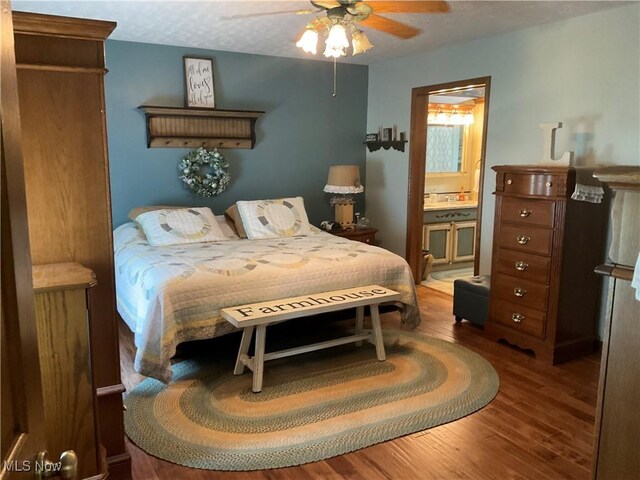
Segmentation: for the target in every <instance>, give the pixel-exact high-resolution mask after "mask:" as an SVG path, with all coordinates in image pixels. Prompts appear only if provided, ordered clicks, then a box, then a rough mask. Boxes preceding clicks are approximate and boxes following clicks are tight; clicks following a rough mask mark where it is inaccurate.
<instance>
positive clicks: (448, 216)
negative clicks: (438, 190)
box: [422, 200, 478, 267]
mask: <svg viewBox="0 0 640 480" xmlns="http://www.w3.org/2000/svg"><path fill="white" fill-rule="evenodd" d="M477 213H478V203H477V202H476V201H472V200H463V201H459V200H456V201H436V202H425V204H424V213H423V222H422V223H423V225H422V249H423V250H429V252H430V253H431V254H432V255H433V264H434V265H441V266H444V265H453V264H456V265H455V266H456V267H457V266H458V265H457V264H460V263H463V262H472V261H473V259H474V253H475V241H476V219H477Z"/></svg>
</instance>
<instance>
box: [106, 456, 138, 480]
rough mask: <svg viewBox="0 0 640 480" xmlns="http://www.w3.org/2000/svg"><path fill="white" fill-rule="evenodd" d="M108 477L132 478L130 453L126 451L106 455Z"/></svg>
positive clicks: (118, 478) (117, 478)
mask: <svg viewBox="0 0 640 480" xmlns="http://www.w3.org/2000/svg"><path fill="white" fill-rule="evenodd" d="M107 468H108V471H109V474H108V477H109V479H113V480H132V479H133V476H132V473H131V455H129V453H128V452H125V453H121V454H119V455H114V456H112V457H107Z"/></svg>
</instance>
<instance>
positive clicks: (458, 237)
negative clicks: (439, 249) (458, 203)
mask: <svg viewBox="0 0 640 480" xmlns="http://www.w3.org/2000/svg"><path fill="white" fill-rule="evenodd" d="M452 230H453V250H452V252H451V257H452V258H451V261H452V262H468V261H470V260H473V257H474V252H475V250H476V222H455V223H453V225H452Z"/></svg>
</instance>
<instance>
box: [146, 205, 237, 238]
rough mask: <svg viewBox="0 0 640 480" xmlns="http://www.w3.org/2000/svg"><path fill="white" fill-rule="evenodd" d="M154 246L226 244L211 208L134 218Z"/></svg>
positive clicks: (153, 212) (177, 210) (168, 211)
mask: <svg viewBox="0 0 640 480" xmlns="http://www.w3.org/2000/svg"><path fill="white" fill-rule="evenodd" d="M136 223H138V224H139V225H140V226H141V227H142V230H143V231H144V234H145V236H146V237H147V241H148V242H149V244H151V245H154V246H163V245H179V244H183V243H199V242H216V241H221V240H228V239H229V238H228V237H227V236H226V235H225V234H224V232H223V231H222V229H221V228H220V225H218V220H217V219H216V217H215V216H214V215H213V212H212V211H211V209H210V208H207V207H203V208H180V209H163V210H153V211H151V212H146V213H141V214H140V215H138V216H137V217H136Z"/></svg>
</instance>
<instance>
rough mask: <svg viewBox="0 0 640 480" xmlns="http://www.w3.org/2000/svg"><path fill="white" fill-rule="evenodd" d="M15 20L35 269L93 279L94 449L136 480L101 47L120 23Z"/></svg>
mask: <svg viewBox="0 0 640 480" xmlns="http://www.w3.org/2000/svg"><path fill="white" fill-rule="evenodd" d="M13 22H14V38H15V53H16V68H17V78H18V93H19V100H20V116H21V126H22V143H23V150H24V170H25V187H26V197H27V216H28V224H29V240H30V245H31V259H32V263H33V265H34V266H38V265H52V264H64V263H71V262H73V263H77V264H81V265H82V266H83V267H85V268H87V269H89V270H91V271H92V272H94V273H95V278H96V280H97V285H95V286H93V287H92V288H91V294H90V295H89V296H88V297H87V298H88V306H87V307H86V308H87V311H88V315H87V318H88V321H87V329H88V335H89V351H88V352H81V351H78V353H77V354H78V356H80V355H83V354H86V355H87V358H86V361H87V362H90V365H91V367H90V375H91V377H92V378H91V381H92V383H93V386H94V388H93V395H94V396H93V404H94V410H95V412H94V413H95V418H96V419H97V420H96V429H97V438H98V443H99V445H97V446H96V448H97V452H98V455H99V456H100V458H101V459H103V460H104V462H101V461H100V460H98V469H99V472H98V473H105V471H106V470H107V469H108V472H109V478H114V479H126V478H130V476H131V460H130V457H129V454H128V453H127V451H126V448H125V443H124V427H123V420H122V417H123V404H122V393H123V391H124V387H123V386H122V384H121V381H120V368H119V367H120V364H119V351H118V335H117V322H116V313H115V294H114V275H113V247H112V224H111V202H110V187H109V161H108V153H107V131H106V120H105V99H104V75H105V73H106V69H105V58H104V41H105V39H106V38H107V37H108V36H109V34H110V33H111V31H112V30H113V29H114V28H115V23H112V22H104V21H96V20H84V19H77V18H66V17H56V16H49V15H39V14H30V13H22V12H13ZM34 270H35V268H34ZM52 328H55V325H54V326H53V327H52ZM54 331H55V329H54ZM59 331H64V330H63V329H62V328H61V329H60V330H59ZM67 373H68V372H67ZM67 388H69V386H68V385H67ZM46 394H47V392H45V395H46ZM68 413H69V415H72V414H73V412H68ZM50 453H52V454H53V455H56V454H57V453H56V452H50Z"/></svg>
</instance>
